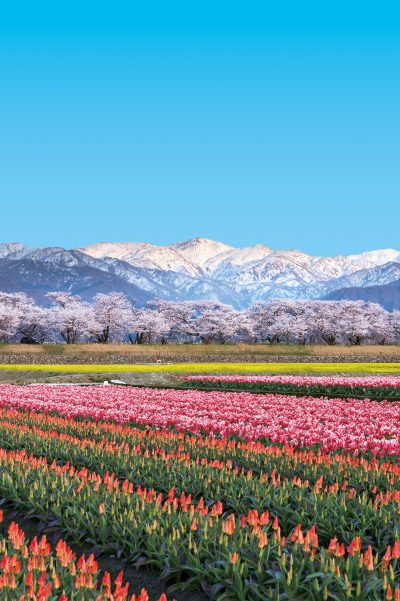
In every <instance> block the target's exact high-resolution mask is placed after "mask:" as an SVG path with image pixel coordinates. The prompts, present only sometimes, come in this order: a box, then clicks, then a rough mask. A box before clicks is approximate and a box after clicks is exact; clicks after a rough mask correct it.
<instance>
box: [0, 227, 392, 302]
mask: <svg viewBox="0 0 400 601" xmlns="http://www.w3.org/2000/svg"><path fill="white" fill-rule="evenodd" d="M16 263H21V265H16ZM35 269H36V273H37V274H38V275H37V277H38V278H44V277H45V274H50V273H51V274H52V275H51V276H50V275H46V278H47V277H48V279H49V281H48V282H47V280H46V282H45V283H43V286H45V287H47V288H46V289H47V290H52V289H60V286H63V285H65V286H67V280H68V277H69V276H68V277H67V276H66V273H68V274H70V275H71V274H75V275H74V277H75V280H74V283H73V284H70V285H71V286H72V285H73V286H76V289H77V290H78V291H79V290H80V286H81V287H82V290H84V291H85V294H87V296H90V294H91V291H93V290H97V291H99V290H101V289H102V288H104V289H108V290H109V289H110V286H111V285H112V286H114V287H115V288H113V289H118V290H125V291H128V292H129V294H132V297H137V298H138V299H139V298H142V299H143V298H155V297H157V298H166V299H170V300H176V301H180V300H200V299H215V300H220V301H221V302H224V303H228V304H229V303H230V304H233V305H235V306H237V307H243V306H247V305H249V304H251V303H252V302H254V301H255V300H267V299H271V298H288V299H317V298H322V297H324V296H326V295H327V294H330V293H331V292H332V291H335V290H339V289H346V288H351V287H360V288H367V287H371V286H382V285H387V284H391V283H393V282H397V281H398V280H400V252H399V251H397V250H393V249H383V250H373V251H368V252H364V253H360V254H358V255H350V256H343V255H337V256H335V257H314V256H311V255H308V254H306V253H304V252H301V251H299V250H274V249H271V248H269V247H268V246H265V245H263V244H257V245H255V246H252V247H248V248H234V247H232V246H230V245H228V244H224V243H223V242H218V241H214V240H209V239H207V238H193V239H191V240H186V241H183V242H177V243H174V244H170V245H164V246H158V245H154V244H150V243H149V242H99V243H96V244H91V245H88V246H86V247H83V248H77V249H71V250H66V249H64V248H61V247H45V248H36V249H31V248H29V247H27V246H24V245H23V244H19V243H9V244H0V289H6V288H7V289H11V288H13V286H14V288H15V289H16V290H17V289H24V288H23V287H24V286H25V285H26V282H25V280H26V279H27V277H28V276H26V275H22V274H24V273H27V272H26V270H28V271H29V272H30V273H34V272H35ZM10 270H11V271H10ZM18 270H20V271H18ZM11 273H13V274H14V275H13V276H12V277H13V278H14V277H15V278H17V279H16V280H15V281H18V285H16V284H15V285H14V283H13V281H14V280H13V281H12V278H11V275H10V274H11ZM55 274H56V275H55ZM84 274H86V275H84ZM56 276H57V277H56ZM18 278H20V279H18ZM54 278H55V279H54ZM57 278H58V279H57ZM56 281H58V284H57V286H55V283H56ZM60 282H61V283H60ZM87 282H91V283H90V284H88V283H87ZM111 282H112V284H111ZM30 283H31V284H32V282H30ZM32 285H33V286H34V285H35V284H34V283H33V284H32ZM130 291H131V292H130Z"/></svg>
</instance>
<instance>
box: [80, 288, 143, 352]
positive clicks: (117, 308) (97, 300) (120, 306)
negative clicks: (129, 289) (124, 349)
mask: <svg viewBox="0 0 400 601" xmlns="http://www.w3.org/2000/svg"><path fill="white" fill-rule="evenodd" d="M92 310H93V320H92V322H91V324H90V327H89V331H90V333H91V334H92V335H93V336H94V337H95V339H96V340H97V342H100V343H102V344H107V343H108V342H110V341H121V340H123V339H124V338H125V337H127V336H128V333H129V332H130V331H131V326H132V321H133V311H132V303H131V302H130V301H129V299H128V297H127V296H126V295H125V294H123V293H122V292H111V293H110V294H103V293H99V294H96V296H95V297H94V303H93V305H92Z"/></svg>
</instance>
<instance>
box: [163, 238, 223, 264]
mask: <svg viewBox="0 0 400 601" xmlns="http://www.w3.org/2000/svg"><path fill="white" fill-rule="evenodd" d="M166 248H171V249H172V250H174V251H176V252H178V253H179V254H180V255H183V256H184V257H186V258H187V259H188V260H189V261H191V262H192V263H195V264H196V265H199V266H201V267H204V266H205V264H206V263H207V262H208V261H209V260H210V259H213V258H215V257H217V256H219V255H221V253H224V252H226V251H230V250H233V247H232V246H228V244H224V243H223V242H215V241H214V240H208V239H207V238H193V239H192V240H186V241H185V242H177V243H176V244H171V246H169V247H166Z"/></svg>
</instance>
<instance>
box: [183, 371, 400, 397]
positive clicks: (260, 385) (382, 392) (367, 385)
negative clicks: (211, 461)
mask: <svg viewBox="0 0 400 601" xmlns="http://www.w3.org/2000/svg"><path fill="white" fill-rule="evenodd" d="M182 380H183V382H184V383H185V384H186V385H187V386H190V387H197V388H201V389H204V390H207V389H214V390H215V389H216V388H220V389H221V390H226V389H229V390H232V389H235V388H236V389H238V390H256V391H263V392H264V391H265V392H266V393H268V392H276V393H285V394H290V393H296V394H304V395H324V394H325V395H329V396H331V395H337V396H338V397H343V396H346V395H350V396H362V397H366V398H369V397H373V398H378V399H391V398H393V399H398V398H399V397H400V378H399V377H385V376H382V377H364V378H363V377H343V376H317V377H316V376H236V375H235V376H230V375H228V376H186V377H184V378H182Z"/></svg>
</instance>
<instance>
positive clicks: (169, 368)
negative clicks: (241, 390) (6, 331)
mask: <svg viewBox="0 0 400 601" xmlns="http://www.w3.org/2000/svg"><path fill="white" fill-rule="evenodd" d="M0 370H3V371H6V370H8V371H47V372H68V373H93V372H97V373H123V372H142V373H145V372H170V373H264V372H265V373H400V363H171V364H162V363H154V364H98V365H89V364H42V363H41V364H18V363H14V364H1V365H0Z"/></svg>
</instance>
